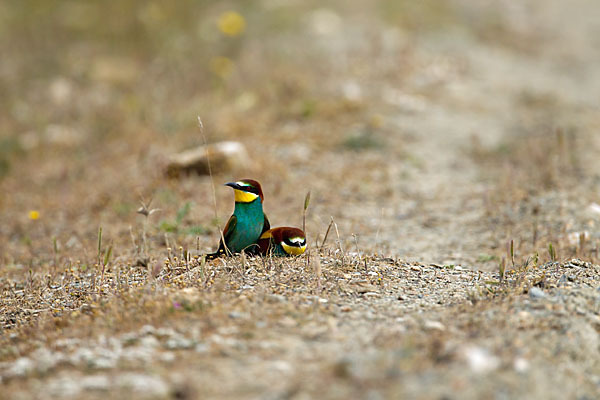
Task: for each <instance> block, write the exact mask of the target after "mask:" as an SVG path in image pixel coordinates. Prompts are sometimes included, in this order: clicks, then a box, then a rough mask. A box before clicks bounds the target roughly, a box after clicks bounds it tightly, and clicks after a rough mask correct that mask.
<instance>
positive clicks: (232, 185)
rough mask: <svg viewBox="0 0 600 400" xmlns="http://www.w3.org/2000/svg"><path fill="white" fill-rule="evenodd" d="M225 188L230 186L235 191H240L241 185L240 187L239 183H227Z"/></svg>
mask: <svg viewBox="0 0 600 400" xmlns="http://www.w3.org/2000/svg"><path fill="white" fill-rule="evenodd" d="M225 186H229V187H232V188H234V189H238V190H239V189H240V185H238V184H237V183H235V182H227V183H226V184H225Z"/></svg>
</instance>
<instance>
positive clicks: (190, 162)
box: [165, 142, 251, 178]
mask: <svg viewBox="0 0 600 400" xmlns="http://www.w3.org/2000/svg"><path fill="white" fill-rule="evenodd" d="M209 159H210V167H211V169H212V172H213V173H215V174H218V173H223V172H227V171H232V170H236V169H247V168H248V167H249V166H250V164H251V162H250V157H249V156H248V152H247V151H246V147H245V146H244V145H243V144H242V143H240V142H218V143H212V144H209V145H207V146H200V147H196V148H195V149H191V150H187V151H184V152H182V153H179V154H174V155H172V156H171V157H170V158H169V162H168V163H167V167H166V171H165V173H166V174H167V176H169V177H171V178H179V177H181V176H182V175H187V174H190V173H196V174H198V175H208V173H209V168H208V160H209Z"/></svg>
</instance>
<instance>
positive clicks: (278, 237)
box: [258, 226, 306, 256]
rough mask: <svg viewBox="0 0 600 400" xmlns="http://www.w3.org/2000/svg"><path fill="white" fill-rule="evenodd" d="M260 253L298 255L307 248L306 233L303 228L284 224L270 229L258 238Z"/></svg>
mask: <svg viewBox="0 0 600 400" xmlns="http://www.w3.org/2000/svg"><path fill="white" fill-rule="evenodd" d="M258 246H259V248H260V254H262V255H268V254H273V255H274V256H297V255H300V254H302V253H304V251H305V250H306V235H305V234H304V232H303V231H302V229H298V228H291V227H289V226H283V227H280V228H273V229H269V230H268V231H266V232H264V233H263V234H262V235H261V236H260V239H258Z"/></svg>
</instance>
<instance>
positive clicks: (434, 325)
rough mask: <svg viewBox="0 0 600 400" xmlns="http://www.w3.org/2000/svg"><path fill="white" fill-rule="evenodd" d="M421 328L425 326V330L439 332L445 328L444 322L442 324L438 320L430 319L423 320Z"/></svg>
mask: <svg viewBox="0 0 600 400" xmlns="http://www.w3.org/2000/svg"><path fill="white" fill-rule="evenodd" d="M423 328H425V329H427V330H432V331H440V332H443V331H445V330H446V326H444V324H442V323H441V322H439V321H431V320H427V321H425V323H424V324H423Z"/></svg>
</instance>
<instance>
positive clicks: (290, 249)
mask: <svg viewBox="0 0 600 400" xmlns="http://www.w3.org/2000/svg"><path fill="white" fill-rule="evenodd" d="M281 247H283V250H284V251H285V252H286V253H288V254H291V255H294V256H299V255H300V254H302V253H304V250H306V245H304V246H300V247H297V246H290V245H289V244H286V243H284V242H281Z"/></svg>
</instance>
